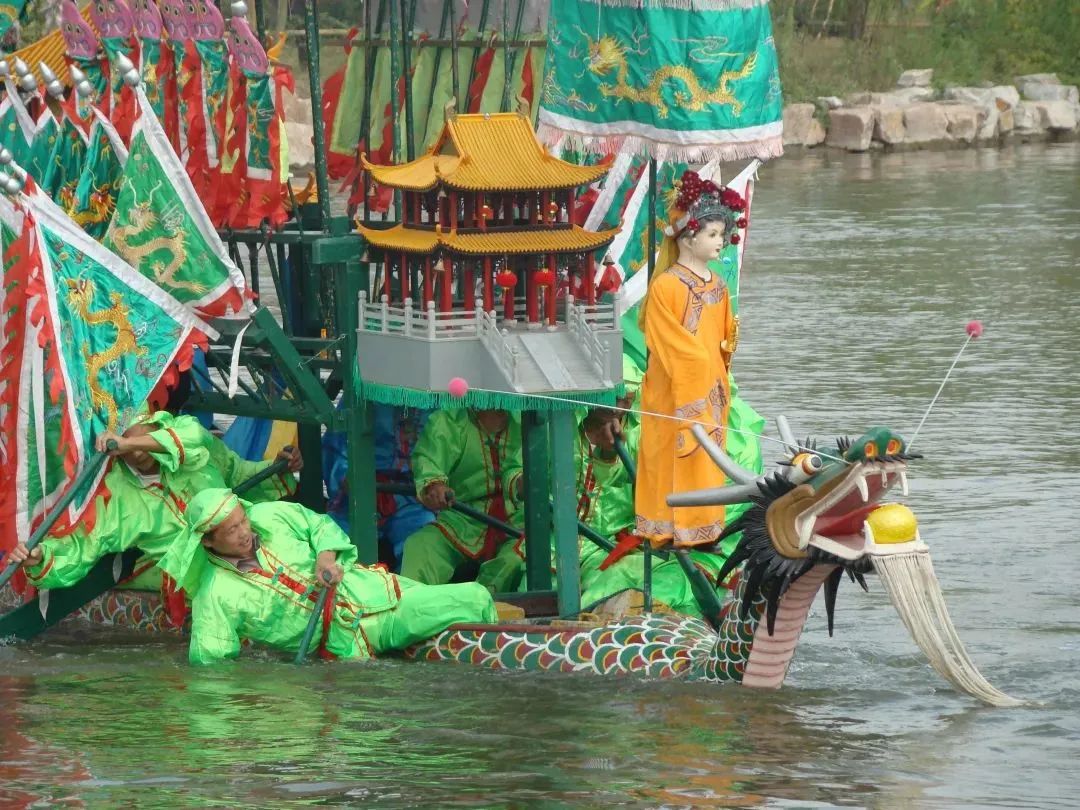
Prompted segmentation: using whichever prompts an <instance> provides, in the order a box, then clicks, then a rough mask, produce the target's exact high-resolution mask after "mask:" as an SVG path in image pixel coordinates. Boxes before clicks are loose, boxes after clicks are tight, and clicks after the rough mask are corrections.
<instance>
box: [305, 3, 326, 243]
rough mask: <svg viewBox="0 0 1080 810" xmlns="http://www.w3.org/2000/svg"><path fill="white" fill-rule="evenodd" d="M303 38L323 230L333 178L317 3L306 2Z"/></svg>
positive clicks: (316, 182) (316, 183)
mask: <svg viewBox="0 0 1080 810" xmlns="http://www.w3.org/2000/svg"><path fill="white" fill-rule="evenodd" d="M304 38H305V40H306V43H307V51H308V79H309V81H310V82H311V109H312V111H313V112H314V116H313V120H312V125H313V126H312V129H313V141H314V143H315V185H316V188H317V189H318V192H319V213H320V214H321V215H322V228H323V229H324V230H325V229H326V228H328V227H329V224H330V177H329V174H328V173H327V169H326V133H325V132H324V131H323V117H322V108H323V100H322V79H321V77H320V75H319V9H318V4H317V3H316V0H304Z"/></svg>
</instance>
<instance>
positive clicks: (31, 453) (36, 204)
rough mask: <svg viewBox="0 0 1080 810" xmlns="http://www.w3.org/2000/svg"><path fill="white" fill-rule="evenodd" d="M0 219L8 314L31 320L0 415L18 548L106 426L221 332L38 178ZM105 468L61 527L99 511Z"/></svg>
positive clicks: (2, 493) (2, 510) (1, 487)
mask: <svg viewBox="0 0 1080 810" xmlns="http://www.w3.org/2000/svg"><path fill="white" fill-rule="evenodd" d="M0 221H2V222H3V235H4V242H5V277H6V276H7V273H8V271H9V269H10V271H11V273H12V275H13V278H14V279H15V280H16V281H15V286H16V287H17V291H16V292H15V294H13V295H11V296H10V302H9V301H8V300H7V299H5V303H11V304H13V305H16V306H17V308H18V310H21V311H19V312H16V313H14V314H10V313H9V315H8V316H7V322H8V323H9V324H11V325H13V326H15V327H21V331H22V336H21V337H22V339H21V345H17V346H16V345H10V346H8V347H6V348H9V349H11V350H12V351H13V353H14V355H15V356H14V358H13V359H12V360H10V361H9V363H8V364H6V365H5V366H4V369H5V371H4V379H5V386H4V391H3V403H4V405H3V409H4V410H3V418H0V425H2V426H3V428H4V435H3V441H2V444H3V446H4V447H5V449H6V452H7V453H8V455H9V456H10V457H11V458H10V459H9V460H10V461H11V462H12V463H9V464H6V465H4V467H3V469H0V516H3V518H4V519H3V520H0V547H5V548H9V547H11V545H13V544H14V542H16V540H17V539H18V538H26V537H28V536H29V534H30V532H31V531H32V530H33V529H34V528H35V527H36V524H37V523H38V522H39V521H40V519H41V518H42V517H43V515H44V514H45V512H46V511H47V510H48V509H49V508H51V507H52V505H53V504H55V503H56V501H57V500H58V499H59V498H60V497H61V496H62V495H63V494H64V493H65V492H66V491H67V490H69V488H70V487H71V486H72V480H73V478H74V476H75V475H76V474H77V473H78V471H79V470H80V469H82V468H83V467H84V466H85V465H86V463H87V461H88V459H89V458H90V457H91V456H92V455H93V446H94V441H95V439H96V437H98V436H100V435H102V433H103V432H104V431H106V430H112V431H116V432H120V431H123V430H124V429H125V428H127V426H128V425H129V424H130V423H131V422H132V421H133V419H134V417H135V415H136V413H137V412H138V410H139V409H140V408H141V406H142V404H143V403H144V402H145V400H146V398H147V396H148V395H149V393H150V392H151V391H152V390H153V388H154V387H155V386H156V385H157V384H158V382H159V381H160V380H161V378H162V376H163V375H164V374H165V373H166V371H167V369H169V368H170V367H171V366H173V365H174V364H178V365H180V366H181V367H183V366H184V365H185V363H186V364H190V356H191V351H192V348H193V345H194V344H195V343H197V342H201V343H204V342H205V337H204V334H211V335H212V334H214V333H213V331H212V330H210V329H209V328H208V327H206V326H205V325H204V324H202V323H201V322H200V321H199V320H198V319H196V318H195V317H193V316H192V315H191V314H190V313H189V312H187V311H186V310H185V308H184V307H183V306H181V304H180V303H179V302H177V301H176V300H175V299H173V298H172V297H170V296H169V295H168V294H166V293H165V292H163V291H162V290H160V289H158V288H156V287H155V286H154V285H153V284H151V283H149V282H148V281H146V279H144V278H143V277H142V276H141V275H139V274H138V273H137V272H135V270H134V269H132V268H131V267H130V266H128V265H127V264H125V263H124V262H123V261H122V260H120V259H119V258H118V257H117V256H115V255H113V254H111V253H110V252H109V251H108V250H106V249H105V248H103V247H102V246H101V245H100V244H98V243H97V242H95V241H94V240H93V239H91V238H90V237H89V236H87V235H86V234H85V233H84V232H82V231H80V230H79V229H78V228H77V227H75V225H74V224H73V223H72V222H71V220H70V219H68V217H67V216H66V215H65V214H64V213H63V211H62V210H61V209H60V208H58V207H57V206H56V205H55V204H54V203H52V201H51V200H49V198H48V197H47V196H46V195H45V194H44V193H43V192H42V191H40V189H38V188H37V187H36V186H35V185H34V184H33V181H32V180H28V181H27V187H26V191H25V193H24V194H21V195H19V197H18V198H17V199H15V200H9V199H7V198H4V199H0ZM12 318H14V319H15V320H14V321H12ZM17 331H18V330H17V329H12V330H10V331H9V336H14V335H15V333H16V332H17ZM9 342H10V337H9ZM11 407H14V409H15V412H14V416H13V417H12V415H11V411H10V408H11ZM103 474H104V470H102V471H101V472H100V473H99V474H98V476H97V477H96V479H95V480H92V481H88V482H85V483H84V484H83V485H82V486H81V488H80V490H79V491H78V492H76V493H74V499H73V500H72V502H71V505H70V506H69V507H68V509H67V510H66V511H65V513H64V515H63V516H62V517H61V519H60V521H59V522H58V523H57V524H56V525H55V526H54V528H53V532H54V533H63V532H64V531H66V530H68V529H70V528H71V527H73V526H74V525H75V524H76V523H78V522H79V521H81V520H83V519H84V518H85V519H86V520H89V521H92V519H93V516H92V514H91V513H90V512H88V511H87V506H88V505H89V504H90V503H91V502H92V500H93V496H94V494H95V493H96V491H97V489H98V485H99V484H100V481H101V477H102V475H103Z"/></svg>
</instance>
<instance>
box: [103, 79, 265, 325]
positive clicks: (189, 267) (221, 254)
mask: <svg viewBox="0 0 1080 810" xmlns="http://www.w3.org/2000/svg"><path fill="white" fill-rule="evenodd" d="M138 104H139V110H140V114H139V118H138V120H137V121H136V122H135V128H134V130H133V133H132V136H131V146H130V148H129V150H128V157H127V162H126V163H125V164H124V172H123V176H122V178H121V181H120V191H119V193H118V195H117V198H116V214H115V215H114V216H113V218H112V222H111V224H110V226H109V230H108V233H106V235H105V239H104V243H105V246H106V247H108V248H109V249H110V250H112V251H114V252H116V254H117V255H119V256H121V257H122V258H123V259H125V260H126V261H127V262H128V263H130V264H131V265H132V266H134V267H136V268H138V270H139V272H140V273H142V274H143V275H144V276H146V277H147V278H149V279H150V280H151V281H153V282H154V283H155V284H156V285H157V286H159V287H161V288H162V289H163V290H165V291H166V292H168V293H169V294H171V295H173V296H174V297H175V298H176V299H177V300H179V301H180V302H181V303H183V304H184V305H185V306H187V307H188V308H189V309H190V310H191V311H193V312H195V313H198V314H199V315H201V316H203V317H207V318H213V317H222V316H225V317H235V316H239V317H245V318H246V317H248V312H249V310H250V306H251V305H250V302H249V300H248V292H247V285H246V283H245V280H244V276H243V274H242V273H241V272H240V270H239V268H237V266H236V265H235V264H234V263H233V261H232V259H231V258H229V254H228V251H227V250H226V248H225V245H224V244H223V243H222V241H221V238H220V237H219V236H218V234H217V231H216V230H215V229H214V226H213V225H212V224H211V222H210V218H209V216H207V213H206V210H205V209H204V208H203V205H202V202H201V201H200V200H199V197H198V195H197V194H196V193H195V189H194V188H193V187H192V185H191V181H190V180H189V179H188V176H187V172H186V171H185V170H184V167H183V166H182V165H181V163H180V159H179V158H178V157H177V156H176V153H175V152H174V151H173V149H172V146H171V145H170V144H169V141H168V138H166V136H165V131H164V130H163V129H162V127H161V124H160V123H159V122H158V120H157V117H156V116H155V115H154V112H153V110H152V109H151V107H150V103H149V102H148V101H147V99H146V95H145V93H143V91H142V88H141V87H140V88H138Z"/></svg>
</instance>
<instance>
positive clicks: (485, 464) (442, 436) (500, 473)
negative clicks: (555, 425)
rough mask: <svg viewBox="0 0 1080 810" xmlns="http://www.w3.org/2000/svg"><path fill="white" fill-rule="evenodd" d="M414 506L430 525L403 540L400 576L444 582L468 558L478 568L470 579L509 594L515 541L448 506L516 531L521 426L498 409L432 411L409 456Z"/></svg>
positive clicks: (518, 555) (519, 554) (518, 558)
mask: <svg viewBox="0 0 1080 810" xmlns="http://www.w3.org/2000/svg"><path fill="white" fill-rule="evenodd" d="M412 469H413V478H414V479H415V481H416V493H417V496H418V497H419V498H420V501H421V503H423V504H424V506H426V507H427V508H428V509H430V510H432V511H433V512H437V513H438V517H437V518H436V520H435V522H434V523H429V524H428V525H427V526H424V527H423V528H421V529H420V530H418V531H416V532H414V533H413V534H411V535H410V536H409V538H408V539H407V540H406V541H405V551H404V554H403V555H402V560H401V575H402V576H403V577H407V578H409V579H415V580H416V581H418V582H424V583H426V584H428V585H440V584H442V583H445V582H450V580H451V579H452V578H453V576H454V572H455V571H456V570H457V569H458V568H459V567H460V566H462V565H464V564H465V563H466V562H468V561H470V560H471V561H474V562H477V563H480V569H479V574H478V575H477V581H478V582H480V583H481V584H483V585H485V586H487V587H488V588H491V589H492V590H494V591H496V592H503V591H510V590H513V589H514V588H515V587H516V586H517V583H518V581H519V580H520V579H521V574H522V572H523V571H524V559H525V557H524V551H523V550H522V542H521V541H520V540H515V539H514V538H512V537H511V538H507V537H506V536H505V535H503V534H502V533H501V532H499V531H497V530H495V529H491V528H489V527H487V526H485V525H484V524H482V523H479V522H478V521H476V520H473V519H472V518H468V517H466V516H465V515H463V514H461V513H460V512H456V511H453V510H451V509H450V508H449V506H450V505H451V503H453V502H455V501H457V502H460V503H463V504H467V505H468V506H471V507H473V508H474V509H477V510H479V511H481V512H485V513H487V514H488V515H491V516H492V517H495V518H498V519H499V520H502V521H504V522H506V523H510V524H511V525H513V526H521V525H522V522H523V520H524V515H523V510H522V509H521V504H520V503H519V501H518V497H517V496H518V489H519V481H520V479H521V473H522V462H521V422H520V419H519V417H518V416H517V414H512V413H510V412H509V411H501V410H476V411H473V410H453V411H436V412H434V413H433V414H431V416H430V417H429V418H428V420H427V423H426V424H425V425H424V429H423V432H422V433H421V434H420V438H419V439H418V440H417V442H416V447H415V448H414V450H413V455H412Z"/></svg>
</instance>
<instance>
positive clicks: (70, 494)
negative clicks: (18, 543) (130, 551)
mask: <svg viewBox="0 0 1080 810" xmlns="http://www.w3.org/2000/svg"><path fill="white" fill-rule="evenodd" d="M116 447H117V445H116V442H115V441H113V440H112V439H110V440H109V442H108V444H107V445H106V449H107V450H115V449H116ZM108 458H109V455H108V453H107V452H105V453H95V454H94V455H92V456H91V457H90V460H89V461H88V462H87V463H86V466H85V467H84V468H83V470H82V472H80V473H79V474H78V475H77V476H76V477H75V480H74V481H72V482H71V486H70V487H68V489H67V491H66V492H65V493H64V494H63V495H61V496H60V500H58V501H57V502H56V503H55V504H53V508H52V509H50V510H49V511H48V512H47V513H46V514H45V519H44V520H42V521H41V525H40V526H38V527H37V529H36V530H35V531H34V533H33V534H31V535H30V539H29V540H27V541H26V550H27V551H33V550H34V549H35V548H37V546H38V544H39V543H40V542H41V541H42V540H44V539H45V535H47V534H48V533H49V531H50V530H51V529H52V527H53V524H54V523H56V521H57V520H59V519H60V516H61V515H62V514H64V511H65V510H66V509H67V508H68V506H69V505H70V504H71V502H72V501H73V500H74V499H75V494H76V493H77V492H78V491H79V490H80V489H82V487H83V484H85V483H86V482H87V481H92V480H93V479H94V476H96V475H97V473H98V470H100V469H101V465H103V464H104V463H105V462H106V461H107V460H108ZM18 569H19V564H18V563H17V562H15V561H14V560H12V561H10V562H9V563H8V564H7V567H6V568H5V569H4V570H3V571H2V572H0V588H3V587H4V586H5V585H7V583H8V580H9V579H11V578H12V577H13V576H15V572H16V571H17V570H18Z"/></svg>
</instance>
